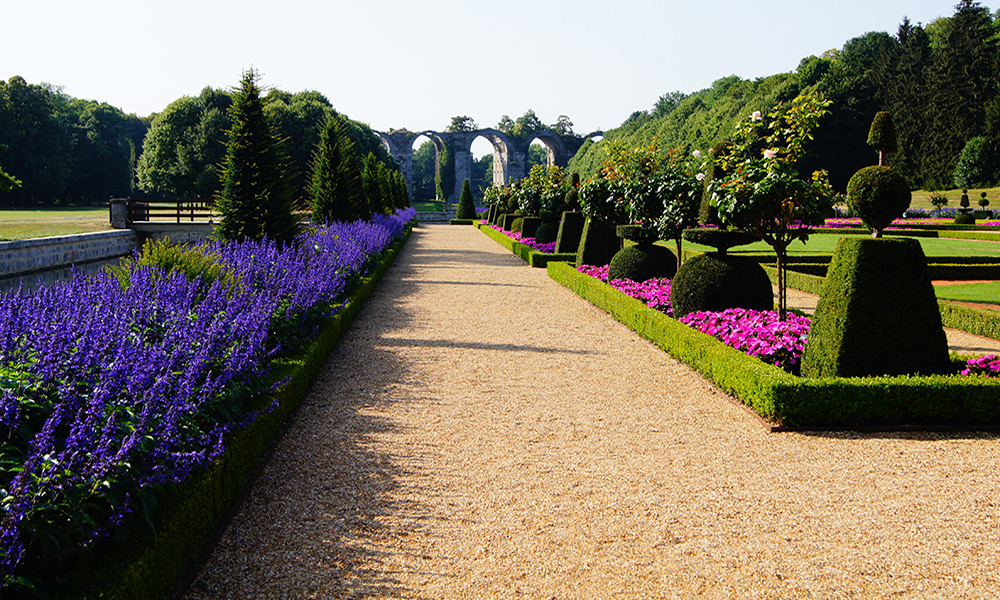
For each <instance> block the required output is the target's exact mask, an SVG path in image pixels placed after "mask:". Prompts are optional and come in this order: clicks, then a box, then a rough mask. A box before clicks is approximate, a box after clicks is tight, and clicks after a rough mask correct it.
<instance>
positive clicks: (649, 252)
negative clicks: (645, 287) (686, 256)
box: [608, 244, 677, 283]
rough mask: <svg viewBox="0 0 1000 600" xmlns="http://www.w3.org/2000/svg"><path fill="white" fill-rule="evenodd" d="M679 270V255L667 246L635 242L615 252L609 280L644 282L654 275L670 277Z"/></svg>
mask: <svg viewBox="0 0 1000 600" xmlns="http://www.w3.org/2000/svg"><path fill="white" fill-rule="evenodd" d="M676 272H677V256H676V255H675V254H674V253H673V252H671V251H670V249H669V248H667V247H665V246H659V245H657V244H635V245H634V246H628V247H626V248H623V249H621V250H619V251H618V252H617V253H615V255H614V257H612V258H611V262H610V263H608V281H614V280H615V279H631V280H632V281H637V282H639V283H642V282H643V281H646V280H647V279H652V278H654V277H666V278H668V279H669V278H670V277H673V276H674V273H676Z"/></svg>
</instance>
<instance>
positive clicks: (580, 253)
mask: <svg viewBox="0 0 1000 600" xmlns="http://www.w3.org/2000/svg"><path fill="white" fill-rule="evenodd" d="M620 247H621V244H620V243H619V242H618V236H617V235H615V229H614V227H612V226H610V225H608V224H606V223H604V222H602V221H597V220H594V219H587V220H586V222H585V223H584V225H583V233H582V234H580V246H579V248H577V251H576V266H577V267H581V266H583V265H593V266H595V267H602V266H604V265H606V264H608V263H610V262H611V259H612V258H614V256H615V253H616V252H618V250H619V249H620Z"/></svg>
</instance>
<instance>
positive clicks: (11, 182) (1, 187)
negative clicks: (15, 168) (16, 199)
mask: <svg viewBox="0 0 1000 600" xmlns="http://www.w3.org/2000/svg"><path fill="white" fill-rule="evenodd" d="M21 185H22V184H21V182H20V181H19V180H18V179H16V178H15V177H14V176H13V175H11V174H9V173H7V172H6V171H4V170H3V169H0V194H6V193H7V192H11V191H13V190H16V189H17V188H19V187H21Z"/></svg>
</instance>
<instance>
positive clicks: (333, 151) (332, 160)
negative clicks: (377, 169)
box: [311, 115, 364, 223]
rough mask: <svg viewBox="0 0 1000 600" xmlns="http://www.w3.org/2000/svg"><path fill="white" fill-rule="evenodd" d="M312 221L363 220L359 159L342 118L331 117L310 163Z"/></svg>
mask: <svg viewBox="0 0 1000 600" xmlns="http://www.w3.org/2000/svg"><path fill="white" fill-rule="evenodd" d="M311 193H312V209H313V221H314V222H317V223H326V222H330V221H354V220H357V219H360V218H363V217H364V215H363V214H362V213H363V211H362V210H361V206H360V205H361V203H362V197H361V179H360V173H359V166H358V157H357V154H356V153H355V150H354V142H353V141H351V138H350V136H349V135H348V133H347V127H346V125H345V124H344V120H343V117H340V116H338V115H333V116H331V117H330V119H329V120H328V121H327V123H326V127H324V128H323V131H322V133H321V134H320V141H319V144H318V146H317V149H316V155H315V158H314V159H313V175H312V187H311Z"/></svg>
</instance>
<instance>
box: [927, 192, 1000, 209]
mask: <svg viewBox="0 0 1000 600" xmlns="http://www.w3.org/2000/svg"><path fill="white" fill-rule="evenodd" d="M980 192H986V199H987V200H989V201H990V205H989V206H987V207H986V208H990V209H993V210H998V209H1000V187H995V188H979V189H974V190H969V204H970V205H971V207H972V208H979V205H978V204H976V203H977V202H978V201H979V193H980ZM931 194H944V195H945V196H946V197H947V198H948V204H947V205H945V208H959V206H960V205H959V204H958V202H959V201H960V200H961V199H962V190H941V191H938V192H928V191H926V190H916V191H914V192H913V197H912V199H911V200H910V208H922V209H924V210H934V205H933V204H931V200H930V198H931Z"/></svg>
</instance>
